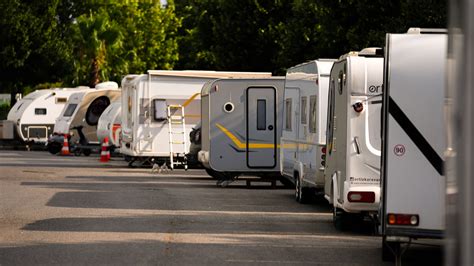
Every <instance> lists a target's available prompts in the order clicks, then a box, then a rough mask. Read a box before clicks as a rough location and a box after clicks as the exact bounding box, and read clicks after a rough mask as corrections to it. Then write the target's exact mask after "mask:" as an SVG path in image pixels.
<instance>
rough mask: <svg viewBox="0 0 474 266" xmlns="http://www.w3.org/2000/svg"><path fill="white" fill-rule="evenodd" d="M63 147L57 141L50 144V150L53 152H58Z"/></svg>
mask: <svg viewBox="0 0 474 266" xmlns="http://www.w3.org/2000/svg"><path fill="white" fill-rule="evenodd" d="M61 149H62V145H61V144H59V143H56V142H51V143H49V144H48V151H49V153H51V154H53V155H54V154H58V153H59V152H60V151H61Z"/></svg>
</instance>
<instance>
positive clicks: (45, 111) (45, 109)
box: [35, 108, 48, 115]
mask: <svg viewBox="0 0 474 266" xmlns="http://www.w3.org/2000/svg"><path fill="white" fill-rule="evenodd" d="M40 110H41V111H44V113H38V111H40ZM47 114H48V109H47V108H35V115H47Z"/></svg>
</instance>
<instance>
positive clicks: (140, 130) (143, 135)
mask: <svg viewBox="0 0 474 266" xmlns="http://www.w3.org/2000/svg"><path fill="white" fill-rule="evenodd" d="M267 76H271V73H263V72H261V73H254V72H218V71H167V70H149V71H148V74H143V75H128V76H125V78H124V79H123V80H122V92H123V95H122V106H123V108H122V146H121V147H120V152H121V153H122V154H124V155H125V156H126V158H128V159H129V160H130V165H132V164H133V163H134V162H135V161H138V162H140V163H141V164H142V165H143V164H147V163H151V162H154V163H162V162H166V163H168V162H169V163H170V166H171V167H172V168H173V167H174V165H175V162H176V163H180V164H184V167H186V165H187V163H186V160H185V158H186V153H188V151H189V140H188V136H189V132H190V131H191V130H192V128H193V127H194V126H195V125H196V123H198V122H199V121H200V120H201V102H200V99H201V97H200V94H201V89H202V86H203V85H204V84H205V83H206V82H208V81H211V80H215V79H218V78H232V77H234V78H237V77H267Z"/></svg>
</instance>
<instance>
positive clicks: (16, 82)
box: [0, 0, 72, 104]
mask: <svg viewBox="0 0 474 266" xmlns="http://www.w3.org/2000/svg"><path fill="white" fill-rule="evenodd" d="M58 5H59V0H48V1H46V0H38V1H19V0H11V1H0V36H2V38H0V91H2V92H10V93H11V94H12V104H14V95H15V93H18V92H22V91H23V88H24V87H25V86H33V85H34V84H37V83H41V82H46V81H59V82H62V81H63V77H64V76H65V75H66V73H67V72H68V71H70V70H71V69H72V68H71V64H70V58H71V57H70V48H69V47H68V46H67V45H66V42H65V41H64V39H63V38H61V36H60V31H59V26H58V20H57V19H56V15H57V7H58Z"/></svg>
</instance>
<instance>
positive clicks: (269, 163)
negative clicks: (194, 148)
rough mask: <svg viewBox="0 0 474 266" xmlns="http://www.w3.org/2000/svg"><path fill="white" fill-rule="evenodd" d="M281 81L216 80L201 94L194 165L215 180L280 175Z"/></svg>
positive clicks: (282, 83)
mask: <svg viewBox="0 0 474 266" xmlns="http://www.w3.org/2000/svg"><path fill="white" fill-rule="evenodd" d="M284 82H285V80H284V78H283V77H271V78H270V77H269V78H261V79H219V80H215V81H213V82H209V83H207V84H206V85H204V86H203V88H202V92H201V118H202V125H201V145H202V148H201V151H199V153H198V160H199V161H200V162H201V163H202V164H203V165H204V166H205V167H206V168H207V169H210V170H211V171H208V173H210V174H211V176H213V177H215V178H217V179H233V178H235V177H237V176H239V175H242V174H250V175H256V176H269V175H271V176H276V177H279V176H280V175H279V174H280V171H279V170H280V166H279V164H280V161H279V152H278V148H279V143H280V136H281V126H282V119H281V118H282V99H283V88H284Z"/></svg>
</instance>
